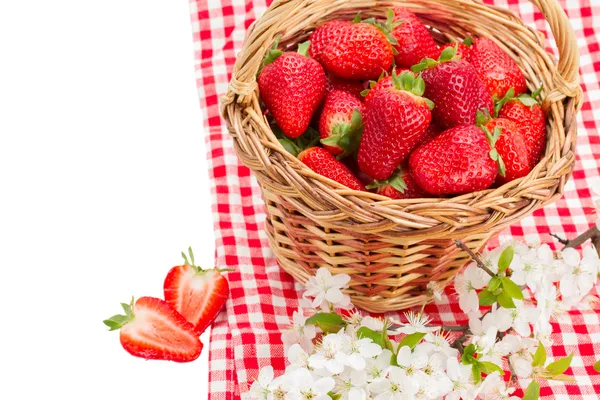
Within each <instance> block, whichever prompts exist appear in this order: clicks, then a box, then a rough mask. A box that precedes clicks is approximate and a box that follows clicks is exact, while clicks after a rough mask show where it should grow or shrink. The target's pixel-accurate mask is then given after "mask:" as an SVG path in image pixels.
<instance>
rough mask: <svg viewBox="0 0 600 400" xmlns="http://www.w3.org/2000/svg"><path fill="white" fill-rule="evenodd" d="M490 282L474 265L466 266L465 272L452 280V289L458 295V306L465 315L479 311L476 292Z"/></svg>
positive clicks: (487, 276)
mask: <svg viewBox="0 0 600 400" xmlns="http://www.w3.org/2000/svg"><path fill="white" fill-rule="evenodd" d="M489 280H490V277H489V275H487V274H486V273H485V272H484V271H483V270H481V269H479V268H478V267H477V265H476V264H475V263H471V264H469V265H468V266H467V268H466V269H465V271H464V272H463V273H462V274H460V275H458V276H457V277H456V279H455V280H454V288H455V289H456V293H458V305H459V306H460V309H461V310H463V312H465V313H471V312H473V311H479V297H478V296H477V290H479V289H482V288H483V287H484V286H485V285H486V284H487V283H488V282H489Z"/></svg>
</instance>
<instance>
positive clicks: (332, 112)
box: [319, 90, 364, 155]
mask: <svg viewBox="0 0 600 400" xmlns="http://www.w3.org/2000/svg"><path fill="white" fill-rule="evenodd" d="M363 108H364V106H363V104H362V102H361V101H360V100H359V99H358V98H357V97H355V96H353V95H352V94H350V93H348V92H345V91H342V90H334V91H333V92H331V93H329V94H328V95H327V98H326V99H325V105H324V107H323V112H322V113H321V119H320V122H319V133H320V134H321V143H322V144H323V146H324V147H325V148H326V149H327V150H329V152H330V153H331V154H333V155H340V154H344V155H348V154H352V153H354V152H355V151H356V149H357V148H358V143H359V142H360V135H361V134H362V128H363V126H362V112H363Z"/></svg>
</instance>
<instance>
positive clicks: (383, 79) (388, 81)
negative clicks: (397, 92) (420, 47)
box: [361, 68, 414, 104]
mask: <svg viewBox="0 0 600 400" xmlns="http://www.w3.org/2000/svg"><path fill="white" fill-rule="evenodd" d="M407 71H408V72H412V71H411V70H410V69H407V68H396V69H394V71H392V74H393V73H396V74H397V75H400V74H401V73H402V72H407ZM413 75H414V74H413ZM393 85H394V84H393V82H392V75H387V74H384V75H382V76H380V77H379V79H378V80H377V81H370V82H369V88H368V89H365V90H363V91H362V92H361V94H362V95H363V96H364V97H365V104H367V103H368V102H369V101H370V100H371V98H373V96H374V95H375V93H377V92H378V91H380V90H384V89H386V88H389V87H392V86H393Z"/></svg>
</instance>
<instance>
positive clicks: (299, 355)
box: [287, 343, 309, 371]
mask: <svg viewBox="0 0 600 400" xmlns="http://www.w3.org/2000/svg"><path fill="white" fill-rule="evenodd" d="M287 358H288V361H289V363H290V365H289V366H288V367H287V369H288V370H290V371H292V370H295V369H299V368H308V358H309V355H308V353H307V352H306V351H304V349H303V348H302V347H301V346H300V345H299V344H298V343H296V344H293V345H292V346H291V347H290V348H289V350H288V352H287Z"/></svg>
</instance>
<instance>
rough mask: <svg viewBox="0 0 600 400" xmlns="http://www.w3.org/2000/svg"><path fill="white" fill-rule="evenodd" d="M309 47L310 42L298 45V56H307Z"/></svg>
mask: <svg viewBox="0 0 600 400" xmlns="http://www.w3.org/2000/svg"><path fill="white" fill-rule="evenodd" d="M309 47H310V40H307V41H306V42H304V43H300V44H299V45H298V54H301V55H303V56H308V48H309Z"/></svg>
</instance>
